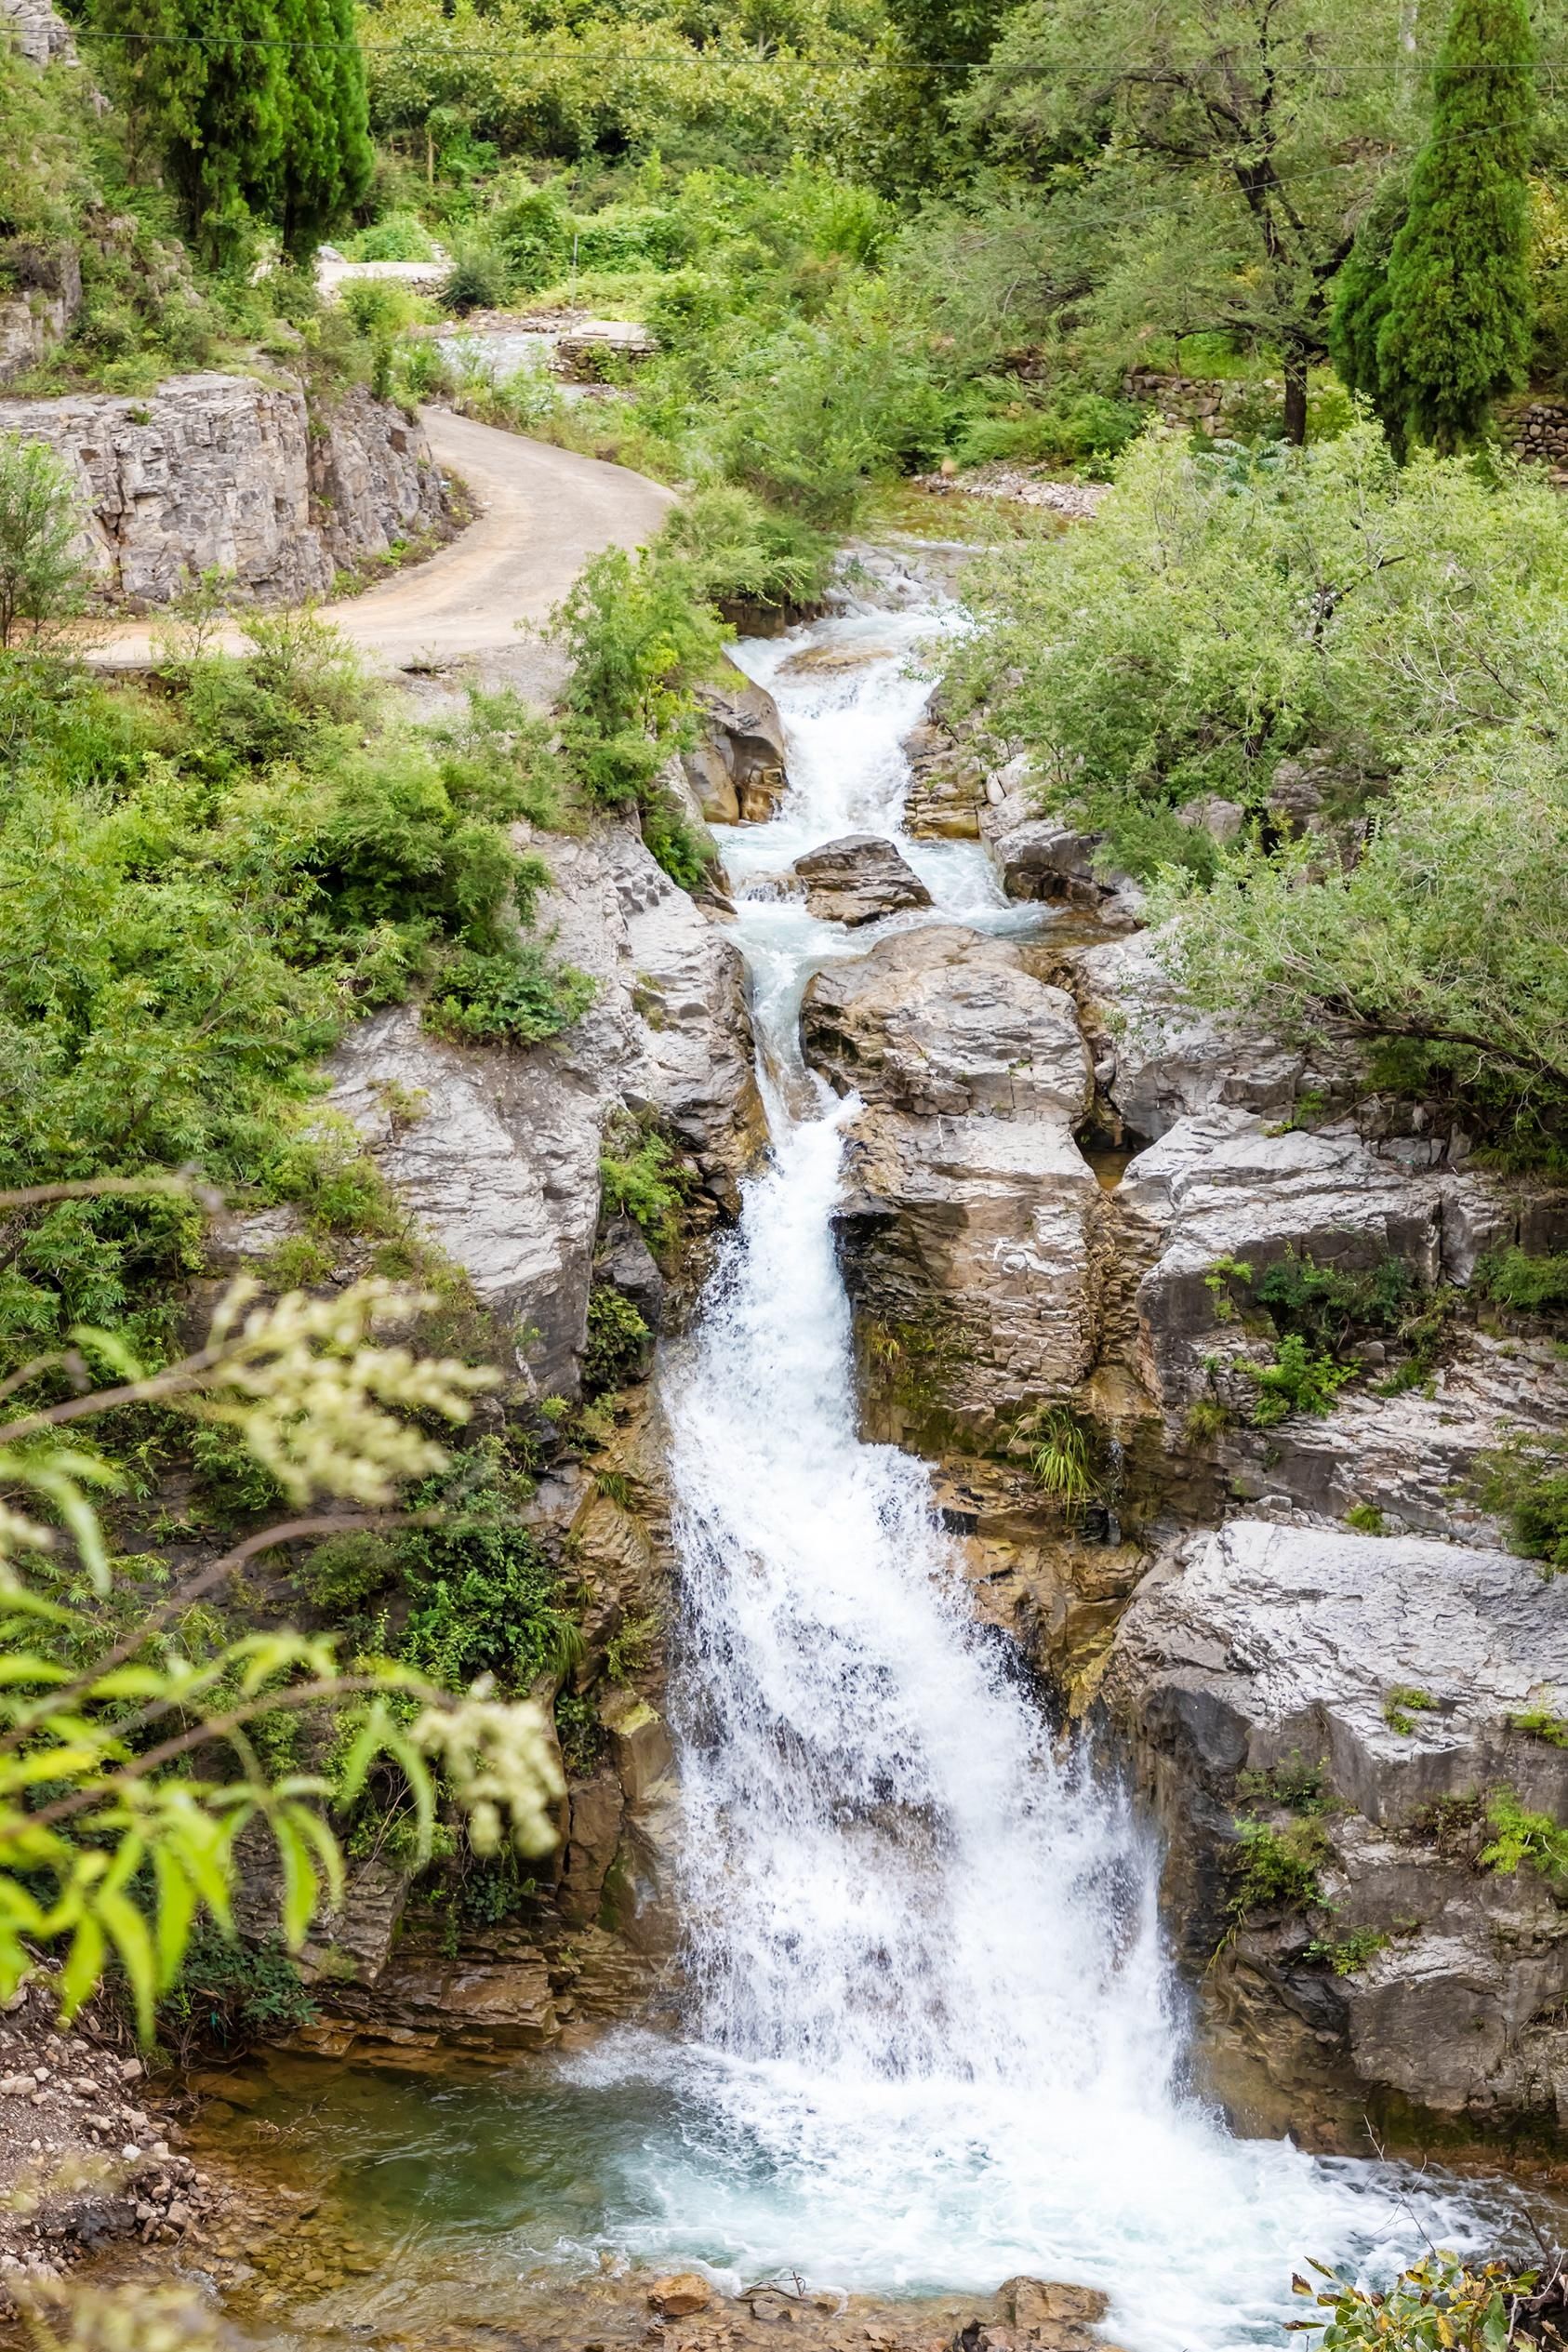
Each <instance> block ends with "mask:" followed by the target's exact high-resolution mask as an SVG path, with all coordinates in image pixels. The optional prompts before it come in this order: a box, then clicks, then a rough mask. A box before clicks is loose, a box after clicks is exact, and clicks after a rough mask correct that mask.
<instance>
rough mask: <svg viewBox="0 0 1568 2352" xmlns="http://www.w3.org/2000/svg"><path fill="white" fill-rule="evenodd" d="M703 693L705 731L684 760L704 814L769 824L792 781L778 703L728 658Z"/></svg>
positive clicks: (723, 821) (715, 820) (718, 821)
mask: <svg viewBox="0 0 1568 2352" xmlns="http://www.w3.org/2000/svg"><path fill="white" fill-rule="evenodd" d="M698 702H699V703H700V705H701V712H702V735H701V738H700V740H699V741H698V744H697V746H696V748H695V749H694V750H693V751H688V752H686V753H685V754H684V759H683V763H682V764H683V766H684V771H685V775H686V779H687V782H688V783H689V785H690V787H691V790H692V791H693V793H694V794H695V796H696V799H697V802H698V806H699V808H700V809H701V812H702V815H703V817H705V818H706V819H707V821H708V823H709V824H711V825H761V824H765V823H766V821H767V819H768V818H769V817H771V816H772V815H773V812H774V810H775V809H776V808H777V805H778V803H779V801H780V800H781V799H782V798H783V796H784V793H785V791H786V790H787V788H788V785H789V777H788V775H787V773H786V770H785V753H784V722H783V720H782V719H781V718H780V717H779V714H778V705H777V702H775V700H774V698H773V697H772V695H770V694H769V692H768V690H767V688H766V687H765V686H758V685H753V684H752V683H751V679H750V678H746V677H743V676H742V675H741V673H740V671H738V670H737V669H735V668H734V667H733V665H731V664H729V663H726V664H725V665H724V676H723V677H722V678H721V679H719V680H717V681H716V682H714V683H713V684H709V685H705V686H701V687H699V688H698Z"/></svg>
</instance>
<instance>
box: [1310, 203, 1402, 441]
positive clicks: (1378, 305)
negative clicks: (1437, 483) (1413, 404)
mask: <svg viewBox="0 0 1568 2352" xmlns="http://www.w3.org/2000/svg"><path fill="white" fill-rule="evenodd" d="M1409 211H1410V190H1409V186H1408V183H1407V182H1406V180H1405V179H1404V177H1403V175H1402V174H1391V175H1390V176H1389V179H1385V180H1384V181H1383V182H1382V184H1381V186H1380V187H1379V188H1378V191H1377V193H1376V194H1375V196H1374V198H1373V200H1372V205H1371V207H1370V209H1369V210H1368V212H1367V216H1366V219H1364V220H1363V221H1362V225H1361V227H1360V229H1359V230H1358V231H1357V232H1356V242H1355V244H1354V245H1353V246H1351V248H1350V253H1349V259H1347V261H1346V263H1345V266H1344V268H1343V269H1342V270H1341V271H1340V272H1339V275H1338V276H1337V277H1336V278H1335V282H1334V307H1333V310H1332V311H1331V312H1330V314H1329V325H1328V348H1329V356H1330V357H1331V358H1332V360H1333V361H1334V365H1335V367H1336V368H1337V370H1338V371H1339V377H1340V380H1341V382H1342V383H1344V384H1346V385H1347V386H1348V387H1349V390H1350V391H1351V392H1361V393H1362V394H1364V396H1365V397H1366V398H1367V399H1368V400H1370V401H1371V403H1372V405H1373V406H1374V407H1375V409H1376V410H1377V413H1378V415H1379V416H1380V417H1381V418H1382V419H1383V423H1384V425H1385V427H1386V428H1387V431H1388V433H1389V439H1390V441H1392V442H1393V443H1394V444H1395V445H1396V446H1400V445H1402V442H1403V438H1404V404H1403V401H1402V397H1401V396H1400V387H1399V386H1398V384H1397V383H1392V382H1390V381H1389V379H1387V377H1386V376H1385V373H1384V368H1383V362H1382V358H1381V356H1380V352H1379V339H1380V338H1381V336H1382V332H1383V327H1384V325H1385V323H1386V321H1387V319H1388V316H1389V254H1390V253H1391V252H1392V250H1393V246H1394V240H1395V238H1396V237H1397V236H1398V235H1399V233H1400V231H1401V230H1402V228H1403V226H1404V223H1405V219H1406V217H1407V215H1408V213H1409Z"/></svg>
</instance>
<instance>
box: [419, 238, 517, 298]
mask: <svg viewBox="0 0 1568 2352" xmlns="http://www.w3.org/2000/svg"><path fill="white" fill-rule="evenodd" d="M511 298H512V265H511V263H510V262H509V260H508V259H507V256H506V254H505V253H504V252H503V251H502V249H501V247H500V246H498V245H492V244H491V243H490V242H489V241H488V239H486V238H484V237H479V236H472V235H471V236H465V237H460V238H458V240H456V241H455V243H454V245H453V247H452V259H451V260H450V262H449V264H448V265H447V270H446V274H445V277H444V278H443V279H442V281H441V285H440V287H439V289H438V292H437V296H436V299H437V300H438V301H439V302H440V304H441V306H442V308H443V310H446V311H452V312H456V313H457V315H458V317H459V318H461V317H465V316H466V315H467V313H468V312H470V311H500V310H504V309H505V308H506V305H507V303H508V301H509V300H510V299H511Z"/></svg>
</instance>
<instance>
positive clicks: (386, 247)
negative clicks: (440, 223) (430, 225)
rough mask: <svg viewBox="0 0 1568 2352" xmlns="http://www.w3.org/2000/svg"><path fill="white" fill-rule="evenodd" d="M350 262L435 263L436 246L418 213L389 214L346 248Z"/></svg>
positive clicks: (373, 222) (355, 237) (374, 221)
mask: <svg viewBox="0 0 1568 2352" xmlns="http://www.w3.org/2000/svg"><path fill="white" fill-rule="evenodd" d="M343 251H344V252H345V253H346V254H347V256H348V258H349V259H350V260H351V261H433V260H434V259H435V246H434V242H433V241H432V237H431V234H430V232H429V230H428V229H427V228H426V227H425V225H424V222H423V221H422V220H421V219H419V214H418V213H415V212H386V213H383V214H382V216H381V218H380V219H379V220H373V221H372V222H371V224H370V226H369V228H368V229H361V230H360V231H359V233H357V235H355V236H352V237H350V238H349V240H348V242H347V244H346V245H345V246H343Z"/></svg>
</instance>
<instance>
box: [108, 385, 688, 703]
mask: <svg viewBox="0 0 1568 2352" xmlns="http://www.w3.org/2000/svg"><path fill="white" fill-rule="evenodd" d="M421 414H422V419H423V422H424V425H425V429H426V431H427V432H428V433H429V434H430V443H431V448H432V451H433V452H434V455H435V458H436V459H437V461H438V463H440V464H441V465H443V466H445V468H446V469H447V470H448V472H452V473H456V474H459V475H460V476H461V477H462V479H463V481H464V482H465V483H466V484H467V485H468V488H469V491H470V494H471V496H472V498H473V500H474V503H475V505H476V507H477V508H478V510H479V512H478V515H477V518H476V520H475V521H474V522H472V524H471V525H469V527H468V529H467V530H465V531H463V532H462V533H461V534H460V535H459V537H458V538H456V539H454V540H453V542H452V544H451V546H450V547H444V548H443V549H442V550H441V551H440V552H439V553H438V554H435V555H432V557H431V559H430V561H429V562H428V563H424V564H414V565H409V567H408V569H407V570H406V571H403V572H399V573H397V574H396V575H394V577H393V578H391V579H387V580H383V581H382V582H381V583H380V585H379V587H376V588H371V589H367V590H366V591H365V594H364V595H363V596H353V597H347V598H345V599H344V600H343V602H342V603H341V604H336V605H327V606H326V618H328V619H329V620H330V621H331V622H332V625H333V627H334V628H336V629H339V630H341V631H342V632H343V634H344V636H345V637H347V638H349V639H350V640H351V642H352V644H356V645H358V646H360V647H362V648H363V650H364V651H365V653H366V654H368V655H369V656H370V657H371V658H373V660H374V661H375V663H376V666H377V667H379V668H387V669H393V670H401V669H405V668H406V667H408V666H409V665H410V664H418V665H419V666H421V667H422V666H423V665H424V664H425V663H427V662H429V663H430V664H431V665H432V666H435V665H439V664H443V663H446V662H450V661H454V660H457V659H459V658H461V657H462V656H463V655H465V654H475V655H485V654H491V655H493V654H498V653H501V652H504V651H507V650H509V649H512V648H514V647H516V646H517V644H518V642H519V641H518V634H517V628H516V624H517V623H518V622H519V621H525V622H528V621H541V620H543V618H545V616H546V614H547V613H548V612H549V611H550V609H551V605H555V604H558V603H559V602H560V600H561V598H562V597H563V596H564V595H565V591H566V590H567V589H568V588H569V587H570V586H571V584H572V582H573V580H574V579H575V578H577V576H578V572H579V571H580V570H581V569H582V566H583V565H584V564H585V563H586V562H587V561H588V559H589V557H590V556H591V555H596V554H597V553H598V551H599V550H600V549H601V548H604V547H610V546H614V545H619V546H622V547H636V546H639V545H641V543H642V542H643V541H644V539H647V538H651V537H652V535H653V533H654V532H655V531H657V530H658V526H659V524H660V523H661V522H662V521H663V519H664V514H665V511H666V509H667V508H668V507H669V506H670V505H671V503H672V501H673V497H674V493H673V492H672V491H670V490H666V489H665V488H664V487H663V486H662V485H660V484H659V483H657V482H649V481H647V480H646V479H645V477H644V475H642V474H640V473H631V472H628V471H627V469H626V468H625V467H624V466H611V465H604V464H601V463H600V461H599V460H598V459H597V458H579V457H578V456H577V455H576V454H575V453H574V452H573V451H572V450H569V449H554V448H551V446H550V445H548V444H547V443H545V442H542V441H525V440H524V439H523V438H522V436H521V435H520V434H517V433H514V432H497V431H496V429H495V428H494V427H493V426H491V425H478V424H474V423H473V422H472V419H469V418H467V417H455V416H453V415H452V414H451V412H450V410H448V409H445V408H427V409H425V410H423V411H422V412H421ZM152 642H153V625H152V624H151V623H149V622H147V621H145V620H140V621H131V622H127V623H126V625H125V626H124V627H123V628H119V629H114V630H112V631H109V632H108V634H107V635H106V636H105V637H104V638H103V639H101V640H100V643H99V644H98V645H97V646H96V647H95V649H94V652H93V655H92V656H91V657H90V658H93V659H94V660H97V661H101V662H106V663H110V664H113V665H122V664H125V663H129V662H137V661H143V660H147V659H149V658H151V654H152ZM233 642H234V643H235V644H238V643H239V642H240V640H239V639H238V638H237V637H236V638H235V639H234V641H233Z"/></svg>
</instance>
